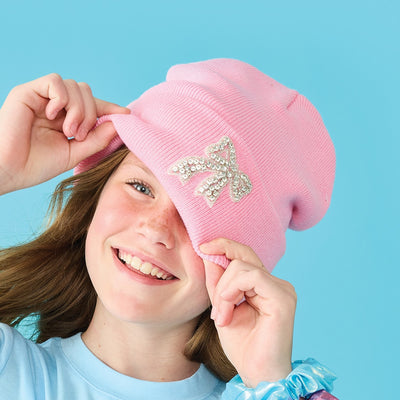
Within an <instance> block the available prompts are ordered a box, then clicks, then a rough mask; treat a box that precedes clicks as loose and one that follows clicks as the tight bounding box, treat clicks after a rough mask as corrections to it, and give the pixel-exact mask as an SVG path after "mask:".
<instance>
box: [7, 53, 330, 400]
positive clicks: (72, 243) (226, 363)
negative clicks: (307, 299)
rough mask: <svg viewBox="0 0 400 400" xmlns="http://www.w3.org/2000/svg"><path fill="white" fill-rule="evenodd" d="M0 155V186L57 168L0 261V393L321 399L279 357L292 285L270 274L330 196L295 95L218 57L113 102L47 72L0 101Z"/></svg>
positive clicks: (321, 379) (318, 124)
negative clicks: (25, 332)
mask: <svg viewBox="0 0 400 400" xmlns="http://www.w3.org/2000/svg"><path fill="white" fill-rule="evenodd" d="M96 121H97V122H96ZM94 125H95V126H94ZM93 126H94V128H93ZM0 166H1V168H0V193H2V194H3V193H7V192H11V191H13V190H18V189H21V188H25V187H29V186H32V185H35V184H39V183H41V182H44V181H46V180H48V179H50V178H52V177H55V176H57V175H58V174H60V173H62V172H64V171H67V170H69V169H71V168H75V174H74V176H72V177H70V178H68V179H66V180H65V181H63V182H61V183H60V184H59V186H58V188H57V189H56V191H55V193H54V195H53V198H52V202H51V207H50V210H51V213H50V217H51V218H50V220H49V224H48V227H47V228H46V229H45V230H44V232H42V233H41V234H40V235H38V236H37V238H36V239H34V240H33V241H31V242H30V243H26V244H23V245H20V246H16V247H12V248H9V249H5V250H3V251H2V252H1V254H0V320H1V322H2V323H1V324H0V393H1V398H2V399H3V398H4V399H24V400H28V399H75V398H76V399H96V400H99V399H100V400H102V399H157V398H160V399H161V398H162V399H169V398H171V399H174V400H176V399H220V398H222V399H249V398H254V399H270V400H277V399H299V398H311V399H313V400H316V399H334V397H333V396H331V395H330V394H328V392H329V391H331V390H332V381H333V380H334V378H335V377H334V375H333V374H332V373H331V372H330V371H329V370H328V369H327V368H325V367H324V366H322V365H321V364H319V363H318V362H317V361H316V360H314V359H307V360H305V361H297V362H294V363H292V362H291V353H292V335H293V322H294V314H295V307H296V294H295V291H294V288H293V287H292V285H291V284H290V283H288V282H286V281H283V280H281V279H279V278H277V277H274V276H272V275H271V274H270V272H271V270H272V269H273V267H274V266H275V264H276V263H277V261H278V260H279V258H280V257H281V256H282V254H283V252H284V247H285V237H284V232H285V230H286V229H287V227H290V228H292V229H298V230H300V229H306V228H309V227H311V226H312V225H314V224H316V223H317V222H318V221H319V220H320V219H321V218H322V217H323V215H324V214H325V212H326V210H327V208H328V205H329V202H330V196H331V192H332V186H333V180H334V167H335V156H334V149H333V145H332V142H331V140H330V138H329V135H328V133H327V132H326V129H325V127H324V125H323V123H322V121H321V118H320V116H319V114H318V113H317V111H316V110H315V108H314V107H313V106H312V105H311V103H309V102H308V100H307V99H306V98H304V97H303V96H302V95H300V94H298V93H297V92H295V91H293V90H290V89H288V88H286V87H284V86H283V85H281V84H279V83H278V82H276V81H274V80H272V79H271V78H269V77H268V76H266V75H265V74H263V73H262V72H261V71H259V70H257V69H256V68H254V67H252V66H250V65H248V64H246V63H243V62H241V61H238V60H232V59H215V60H207V61H203V62H198V63H192V64H186V65H176V66H174V67H172V68H171V69H170V70H169V71H168V74H167V79H166V81H165V82H163V83H161V84H159V85H157V86H155V87H153V88H151V89H149V90H148V91H147V92H145V93H144V94H143V95H142V96H141V97H140V98H139V99H137V100H136V101H134V102H133V103H132V104H130V105H129V107H128V108H123V107H119V106H117V105H115V104H111V103H108V102H105V101H102V100H99V99H96V98H94V97H93V96H92V93H91V90H90V88H89V86H88V85H87V84H84V83H76V82H75V81H72V80H63V79H62V78H61V77H60V76H58V75H56V74H51V75H48V76H45V77H42V78H39V79H37V80H35V81H32V82H29V83H26V84H24V85H21V86H19V87H16V88H14V89H13V90H12V91H11V93H10V94H9V96H8V97H7V99H6V101H5V103H4V105H3V107H2V108H1V111H0ZM28 315H35V316H36V317H37V319H38V320H37V339H36V342H37V343H33V342H32V341H29V340H26V339H25V338H23V337H22V336H21V335H20V334H19V333H18V332H17V331H16V330H15V329H14V328H13V327H15V326H17V325H18V323H20V322H21V320H22V319H23V318H25V317H26V316H28Z"/></svg>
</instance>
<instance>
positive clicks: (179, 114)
mask: <svg viewBox="0 0 400 400" xmlns="http://www.w3.org/2000/svg"><path fill="white" fill-rule="evenodd" d="M129 108H130V109H131V114H129V115H120V114H113V115H107V116H103V117H102V118H100V119H99V121H98V124H101V123H102V122H104V121H112V122H113V124H114V126H115V129H116V131H117V133H118V136H117V137H116V138H114V139H113V141H112V142H111V143H110V145H109V146H108V147H107V148H106V149H105V150H103V151H101V152H99V153H97V154H95V155H93V156H92V157H89V158H88V159H86V160H84V161H83V162H82V163H80V164H79V165H78V166H77V168H76V169H75V173H79V172H82V171H85V170H87V169H89V168H91V167H92V166H94V165H96V164H97V163H98V162H99V161H100V160H101V159H103V158H104V157H105V156H106V155H108V154H110V153H111V152H113V151H115V150H116V149H117V148H118V147H120V146H121V145H122V144H123V143H125V144H126V146H127V147H128V148H129V149H130V150H131V151H132V152H133V153H135V154H136V156H137V157H139V158H140V159H141V160H142V161H143V162H144V163H145V164H146V165H147V166H148V167H149V168H150V170H151V171H152V172H153V173H154V175H155V176H156V177H157V178H158V180H159V181H160V182H161V183H162V185H163V187H164V188H165V189H166V191H167V192H168V194H169V196H170V198H171V200H172V201H173V202H174V204H175V206H176V208H177V210H178V212H179V213H180V215H181V217H182V220H183V221H184V223H185V226H186V229H187V231H188V234H189V236H190V238H191V241H192V243H193V247H194V249H195V250H196V252H197V253H198V254H199V255H200V256H201V257H203V258H206V259H209V260H211V261H214V262H216V263H218V264H220V265H222V266H223V267H226V266H227V265H228V263H229V260H228V259H226V258H225V257H224V256H208V255H204V254H202V253H201V252H200V250H199V245H200V244H202V243H204V242H207V241H209V240H211V239H214V238H217V237H227V238H229V239H232V240H236V241H239V242H241V243H244V244H246V245H248V246H250V247H252V248H253V249H254V251H255V252H256V253H257V255H258V256H259V257H260V258H261V260H262V262H263V264H264V265H265V267H266V268H267V269H268V270H269V271H272V269H273V268H274V266H275V265H276V263H277V262H278V260H279V259H280V258H281V257H282V255H283V254H284V252H285V243H286V242H285V231H286V229H287V228H290V229H294V230H304V229H307V228H310V227H312V226H313V225H315V224H316V223H318V222H319V221H320V220H321V218H322V217H323V216H324V214H325V213H326V211H327V209H328V207H329V204H330V199H331V194H332V189H333V182H334V176H335V150H334V146H333V143H332V141H331V138H330V136H329V134H328V132H327V130H326V128H325V126H324V124H323V121H322V119H321V116H320V115H319V113H318V112H317V110H316V109H315V108H314V106H313V105H312V104H311V103H310V102H309V101H308V100H307V99H306V98H305V97H304V96H302V95H301V94H299V93H298V92H297V91H295V90H292V89H289V88H287V87H285V86H284V85H282V84H280V83H278V82H277V81H275V80H273V79H272V78H270V77H269V76H267V75H265V74H264V73H263V72H261V71H259V70H258V69H257V68H255V67H253V66H251V65H249V64H247V63H244V62H242V61H239V60H234V59H212V60H206V61H200V62H195V63H190V64H180V65H175V66H173V67H171V68H170V69H169V71H168V73H167V77H166V81H165V82H162V83H160V84H158V85H156V86H154V87H152V88H150V89H149V90H147V91H146V92H145V93H143V94H142V95H141V96H140V97H139V98H138V99H137V100H135V101H133V102H132V103H131V104H130V105H129ZM224 137H227V138H229V141H230V142H231V143H232V146H233V149H234V152H233V153H232V152H230V151H229V150H228V148H224V149H222V150H220V151H219V150H216V151H215V153H216V154H215V155H216V156H218V157H219V158H218V157H216V159H217V161H215V158H212V157H211V153H208V154H206V149H209V150H210V146H212V145H214V144H216V143H218V142H220V141H221V140H222V139H223V138H224ZM189 158H191V159H192V164H190V167H188V162H189ZM202 159H203V164H201V160H202ZM193 160H196V161H197V163H196V164H194V161H193ZM207 160H211V163H212V165H213V166H214V167H210V166H209V167H206V168H205V169H203V170H202V169H199V170H197V169H196V168H197V167H196V165H198V164H201V165H204V163H205V164H207ZM218 160H220V161H218ZM221 160H222V161H221ZM184 161H186V166H185V165H183V162H184ZM179 165H180V167H179ZM210 165H211V164H210ZM173 166H175V173H174V171H173ZM218 166H219V167H220V169H217V168H218ZM224 166H225V167H226V169H225V170H224V168H223V167H224ZM192 167H194V168H195V170H193V169H191V168H192ZM187 168H189V170H188V169H187ZM187 171H194V172H193V175H192V176H190V177H189V178H188V176H187V174H186V180H185V178H184V175H185V173H186V172H187ZM191 173H192V172H191ZM213 178H214V181H215V182H212V181H213ZM224 178H225V180H224ZM246 178H247V181H246ZM207 179H209V180H210V182H211V183H207ZM216 181H218V182H216ZM216 184H219V185H218V187H217V188H216V187H215V185H216ZM207 185H208V187H207ZM202 186H203V187H204V186H206V189H204V188H203V189H204V191H203V193H199V188H201V187H202ZM221 186H222V187H221ZM241 189H242V191H241ZM200 191H201V189H200ZM207 193H208V194H207ZM233 193H236V194H237V193H239V195H238V197H237V198H235V197H234V194H233ZM213 194H217V195H216V196H214V197H213ZM215 197H216V198H215ZM239 197H240V198H239Z"/></svg>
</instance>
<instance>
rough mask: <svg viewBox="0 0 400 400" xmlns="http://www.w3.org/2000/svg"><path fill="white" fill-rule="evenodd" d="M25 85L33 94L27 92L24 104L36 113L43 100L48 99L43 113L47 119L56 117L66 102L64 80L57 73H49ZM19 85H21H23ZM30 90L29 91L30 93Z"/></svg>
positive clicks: (66, 93)
mask: <svg viewBox="0 0 400 400" xmlns="http://www.w3.org/2000/svg"><path fill="white" fill-rule="evenodd" d="M25 85H26V87H28V88H30V89H31V90H32V92H33V93H34V95H33V96H32V95H29V93H28V92H27V96H26V99H25V101H26V104H27V105H28V106H29V107H30V108H31V109H32V110H33V111H34V112H35V113H36V114H38V113H39V112H40V111H41V110H42V107H43V104H46V103H43V100H48V102H47V104H46V108H45V115H46V117H47V118H48V119H49V120H53V119H55V118H56V116H57V114H58V113H59V112H60V111H61V110H62V109H63V108H64V107H65V106H66V104H67V103H68V100H69V97H68V91H67V89H66V87H65V84H64V81H63V79H62V78H61V76H60V75H58V74H55V73H53V74H49V75H46V76H43V77H41V78H38V79H35V80H33V81H31V82H27V83H26V84H25ZM25 85H21V87H23V86H25ZM32 92H30V93H32Z"/></svg>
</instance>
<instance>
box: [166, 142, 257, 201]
mask: <svg viewBox="0 0 400 400" xmlns="http://www.w3.org/2000/svg"><path fill="white" fill-rule="evenodd" d="M205 153H206V155H207V157H197V156H190V157H185V158H183V159H181V160H179V161H177V162H176V163H174V164H172V165H171V167H170V168H169V170H168V173H170V174H175V175H178V176H179V178H180V180H181V182H182V184H183V185H184V184H185V183H187V182H188V181H189V180H190V178H192V176H194V175H196V174H199V173H204V172H212V175H209V176H208V177H207V178H205V179H203V180H202V181H201V182H200V184H199V185H198V186H197V187H196V189H195V194H196V195H197V196H204V198H205V200H206V201H207V204H208V205H209V206H210V207H212V206H213V205H214V203H215V202H216V200H217V199H218V197H219V196H220V194H221V192H222V190H223V188H224V187H225V186H226V185H228V184H229V195H230V197H231V199H232V201H234V202H238V201H240V200H241V199H242V198H243V197H244V196H246V195H247V194H249V193H250V192H251V189H252V184H251V182H250V179H249V177H248V176H247V175H246V174H245V173H243V172H242V171H239V167H238V165H237V163H236V151H235V147H234V145H233V143H232V141H231V139H230V138H229V137H228V136H224V137H223V138H222V139H221V140H220V141H219V142H218V143H214V144H211V145H210V146H208V147H207V148H206V149H205Z"/></svg>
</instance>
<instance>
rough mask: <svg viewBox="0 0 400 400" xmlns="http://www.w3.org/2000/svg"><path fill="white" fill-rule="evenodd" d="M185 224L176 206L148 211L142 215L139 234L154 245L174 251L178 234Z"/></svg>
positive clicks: (138, 227)
mask: <svg viewBox="0 0 400 400" xmlns="http://www.w3.org/2000/svg"><path fill="white" fill-rule="evenodd" d="M180 225H183V222H182V220H181V218H180V215H179V213H178V211H177V209H176V208H175V206H174V204H173V203H172V202H170V204H168V205H167V206H164V207H158V208H156V209H153V210H147V211H146V212H143V214H142V215H141V217H140V219H139V221H138V224H137V233H138V234H139V235H141V236H143V237H145V238H146V239H147V240H148V241H149V242H151V243H152V244H159V245H162V246H165V247H166V248H167V249H173V248H174V247H175V244H176V239H177V237H176V236H177V234H178V231H179V229H181V226H180Z"/></svg>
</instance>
